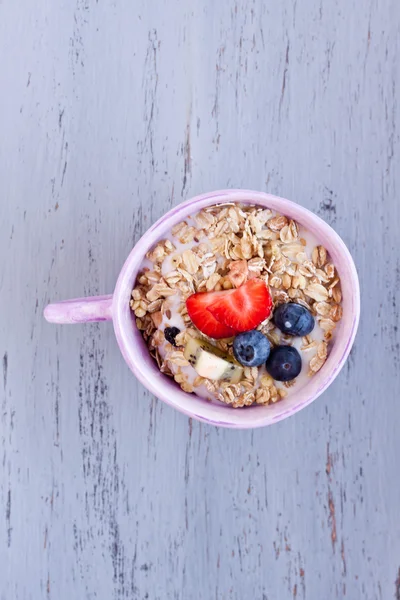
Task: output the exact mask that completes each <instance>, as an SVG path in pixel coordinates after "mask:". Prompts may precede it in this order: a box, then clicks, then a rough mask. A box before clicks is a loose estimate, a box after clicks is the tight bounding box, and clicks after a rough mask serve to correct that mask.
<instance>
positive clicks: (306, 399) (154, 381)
mask: <svg viewBox="0 0 400 600" xmlns="http://www.w3.org/2000/svg"><path fill="white" fill-rule="evenodd" d="M226 202H241V203H244V204H256V205H258V206H263V207H265V208H270V209H272V210H275V211H277V212H279V213H281V214H283V215H286V216H287V217H290V218H292V219H294V220H296V221H298V222H299V223H300V224H301V225H303V226H304V227H305V228H306V229H308V230H309V231H310V232H311V233H312V234H314V235H315V237H316V239H317V240H319V241H320V242H321V244H323V245H324V246H325V248H326V249H327V250H328V252H329V254H330V256H331V258H332V262H333V263H334V264H335V266H336V268H337V270H338V272H339V276H340V279H341V285H342V293H343V318H342V320H341V322H340V324H339V326H338V328H337V330H336V334H335V339H334V343H333V346H332V348H331V351H330V354H329V357H328V359H327V361H326V363H325V365H324V366H323V367H322V369H321V370H320V371H319V372H318V373H316V374H315V375H314V376H313V377H312V378H310V380H309V382H307V383H306V384H305V385H304V386H303V387H301V388H300V389H299V390H297V391H296V392H295V393H293V394H292V395H291V396H289V397H288V398H285V399H283V400H282V401H280V402H277V403H276V404H273V405H269V406H257V405H256V406H250V407H246V408H242V409H234V408H231V407H229V406H227V405H225V404H223V403H221V402H218V401H215V402H210V401H207V400H204V399H202V398H200V397H199V396H196V395H195V394H188V393H186V392H184V391H182V390H181V388H180V387H179V386H178V384H176V383H175V382H174V381H173V380H171V379H169V378H168V377H167V376H166V375H163V374H162V373H160V371H159V369H158V367H157V365H156V362H155V361H154V360H153V358H152V357H151V356H150V354H149V352H148V350H147V347H146V344H145V342H144V340H143V338H142V336H141V334H140V331H139V330H138V329H137V327H136V323H135V319H134V316H133V315H132V312H131V310H130V307H129V301H130V297H131V291H132V289H133V287H134V284H135V280H136V276H137V273H138V271H139V269H140V266H141V264H142V260H143V257H144V256H145V254H146V252H147V251H148V250H149V249H150V248H151V247H152V246H153V245H154V244H155V243H156V242H157V241H158V240H159V239H162V238H163V237H164V236H166V234H167V233H168V232H169V231H170V230H171V228H172V227H173V226H174V225H176V224H177V223H179V222H180V221H182V220H184V219H185V217H187V216H189V215H193V214H195V213H197V212H198V211H199V210H201V209H202V208H205V207H207V206H211V205H213V204H222V203H226ZM359 315H360V289H359V283H358V277H357V272H356V269H355V266H354V262H353V259H352V257H351V255H350V253H349V251H348V249H347V248H346V246H345V244H344V242H343V241H342V239H341V238H340V237H339V236H338V234H337V233H336V232H335V231H334V230H333V229H332V228H331V227H330V226H329V225H328V224H327V223H325V222H324V221H323V220H322V219H320V218H319V217H317V216H316V215H314V214H313V213H312V212H310V211H309V210H307V209H305V208H303V207H301V206H299V205H298V204H295V203H294V202H290V201H289V200H285V199H283V198H279V197H277V196H272V195H270V194H264V193H262V192H253V191H247V190H222V191H217V192H211V193H209V194H204V195H202V196H196V197H195V198H192V199H191V200H188V201H186V202H183V203H182V204H179V205H178V206H176V207H175V208H173V209H172V210H170V211H169V212H168V213H167V214H166V215H164V216H163V217H162V218H161V219H159V220H158V221H157V222H156V223H155V224H154V225H153V226H152V227H150V229H149V230H148V231H147V232H146V233H145V234H144V235H143V237H142V238H141V239H140V240H139V241H138V243H137V244H136V246H135V247H134V248H133V250H132V252H131V253H130V254H129V256H128V258H127V260H126V262H125V264H124V266H123V267H122V270H121V273H120V275H119V277H118V281H117V285H116V288H115V291H114V294H112V295H109V296H98V297H92V298H79V299H75V300H67V301H65V302H60V303H57V304H50V305H48V306H47V307H46V309H45V311H44V316H45V318H46V319H47V321H49V322H51V323H87V322H90V321H113V324H114V330H115V335H116V338H117V342H118V345H119V347H120V350H121V352H122V355H123V357H124V358H125V361H126V362H127V364H128V366H129V368H130V369H131V370H132V372H133V373H134V375H136V377H137V378H138V379H139V381H140V382H141V383H142V384H143V385H144V386H145V387H146V388H147V389H148V390H150V392H151V393H152V394H154V395H155V396H157V397H158V398H160V399H161V400H163V401H164V402H166V403H167V404H169V405H170V406H173V407H174V408H176V409H178V410H179V411H181V412H183V413H185V414H186V415H188V416H189V417H193V418H195V419H198V420H200V421H204V422H206V423H210V424H213V425H218V426H221V427H231V428H237V429H240V428H244V429H248V428H254V427H263V426H265V425H271V424H272V423H276V422H278V421H281V420H282V419H285V418H286V417H290V416H291V415H294V414H295V413H296V412H298V411H299V410H301V409H302V408H304V407H305V406H307V405H308V404H310V403H311V402H313V401H314V400H315V399H316V398H318V396H319V395H320V394H322V392H323V391H324V390H326V389H327V387H328V386H329V385H330V384H331V383H332V382H333V380H334V379H335V378H336V376H337V375H338V373H339V371H340V370H341V368H342V367H343V365H344V363H345V361H346V359H347V357H348V355H349V353H350V350H351V347H352V345H353V342H354V338H355V335H356V331H357V327H358V321H359Z"/></svg>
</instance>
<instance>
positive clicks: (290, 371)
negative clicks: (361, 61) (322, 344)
mask: <svg viewBox="0 0 400 600" xmlns="http://www.w3.org/2000/svg"><path fill="white" fill-rule="evenodd" d="M265 367H266V369H267V371H268V373H269V374H270V375H271V377H273V378H274V379H276V381H291V380H292V379H294V378H295V377H297V375H298V374H299V373H300V371H301V356H300V354H299V353H298V352H297V350H296V348H293V347H292V346H276V347H275V348H274V349H273V350H272V351H271V354H270V355H269V359H268V360H267V363H266V365H265Z"/></svg>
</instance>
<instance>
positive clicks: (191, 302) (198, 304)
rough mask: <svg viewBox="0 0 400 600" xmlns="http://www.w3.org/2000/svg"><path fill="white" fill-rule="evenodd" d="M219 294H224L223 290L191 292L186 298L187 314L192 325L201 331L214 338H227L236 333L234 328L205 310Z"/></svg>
mask: <svg viewBox="0 0 400 600" xmlns="http://www.w3.org/2000/svg"><path fill="white" fill-rule="evenodd" d="M221 294H222V295H224V294H225V292H199V293H197V294H192V295H191V296H189V298H188V299H187V300H186V308H187V311H188V315H189V317H190V318H191V319H192V321H193V323H194V325H196V327H197V329H199V330H200V331H201V332H202V333H204V334H205V335H208V336H209V337H211V338H214V339H215V340H219V339H222V338H229V337H232V336H234V335H236V333H237V331H235V330H234V329H231V328H230V327H227V326H226V325H223V324H222V323H219V322H218V321H217V320H216V319H214V317H213V316H212V314H211V313H210V312H208V310H207V307H208V306H209V304H210V303H211V302H213V301H215V300H216V299H217V298H219V297H221Z"/></svg>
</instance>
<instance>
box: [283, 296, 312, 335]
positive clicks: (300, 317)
mask: <svg viewBox="0 0 400 600" xmlns="http://www.w3.org/2000/svg"><path fill="white" fill-rule="evenodd" d="M274 323H275V325H276V326H277V327H278V329H280V330H281V331H283V333H286V334H289V335H298V336H304V335H308V334H309V333H311V332H312V330H313V329H314V325H315V321H314V317H313V316H312V314H311V313H310V311H309V310H307V308H305V307H304V306H302V305H301V304H295V303H294V302H288V304H281V305H280V306H278V308H277V309H275V312H274Z"/></svg>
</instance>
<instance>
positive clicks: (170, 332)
mask: <svg viewBox="0 0 400 600" xmlns="http://www.w3.org/2000/svg"><path fill="white" fill-rule="evenodd" d="M180 332H181V330H180V329H178V328H177V327H166V328H165V329H164V337H165V339H166V340H167V342H169V343H170V344H172V345H173V346H176V342H175V338H176V336H177V335H178V333H180Z"/></svg>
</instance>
